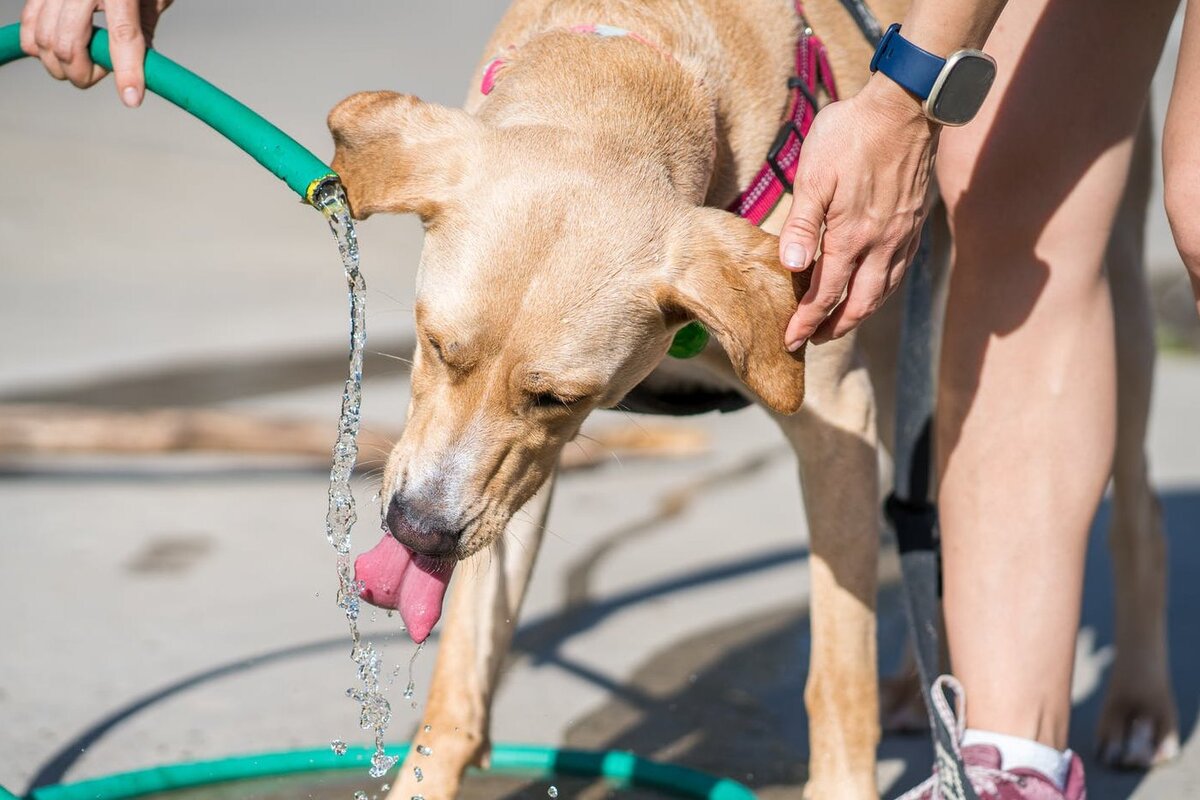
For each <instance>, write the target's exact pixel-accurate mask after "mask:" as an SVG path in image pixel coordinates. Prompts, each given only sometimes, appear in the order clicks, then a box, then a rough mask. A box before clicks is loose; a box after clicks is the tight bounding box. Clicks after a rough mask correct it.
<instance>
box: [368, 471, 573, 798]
mask: <svg viewBox="0 0 1200 800" xmlns="http://www.w3.org/2000/svg"><path fill="white" fill-rule="evenodd" d="M553 482H554V479H553V478H551V479H550V480H549V481H547V483H546V485H545V486H543V487H542V489H541V490H540V491H539V492H538V493H537V494H536V495H535V496H534V498H533V499H532V500H530V501H529V503H527V504H526V506H525V508H524V509H522V510H521V511H520V512H518V514H517V516H516V517H514V518H513V521H512V522H511V523H509V526H508V530H507V531H505V534H504V536H503V537H501V538H500V539H499V540H497V541H496V543H495V545H494V546H493V547H492V548H490V549H488V550H485V551H482V552H480V553H477V554H476V555H475V556H473V557H472V558H471V559H470V560H469V561H468V562H467V563H465V564H463V565H462V566H461V567H459V570H458V572H459V578H458V580H457V581H456V582H455V584H454V588H453V593H452V594H451V597H450V608H449V615H448V619H447V621H446V626H445V628H444V629H443V632H442V636H441V640H440V642H439V646H438V659H437V665H436V666H435V667H434V671H433V682H432V684H431V685H430V687H429V699H428V702H427V704H426V709H425V714H424V718H423V719H422V720H421V724H420V725H419V726H418V727H417V732H416V734H415V735H414V736H413V740H412V748H411V749H410V750H409V753H408V757H407V758H406V759H405V760H404V763H403V764H402V765H401V767H400V773H399V774H398V775H396V776H395V777H394V780H393V781H392V786H393V788H392V790H391V792H390V793H389V794H388V800H409V798H411V797H414V796H416V795H420V796H422V797H424V798H425V800H452V798H454V797H455V796H456V795H457V794H458V789H459V784H460V782H461V781H462V776H463V773H464V772H465V771H466V769H467V767H469V766H486V763H487V760H488V755H489V750H490V748H491V742H490V739H489V735H488V729H489V725H490V721H491V704H492V693H493V691H494V690H495V688H496V683H497V680H498V679H499V677H500V670H501V668H502V667H503V665H504V659H505V657H506V656H507V655H508V648H509V645H510V644H511V642H512V635H513V631H514V629H515V628H516V624H517V615H518V613H519V612H520V608H521V602H522V601H523V600H524V599H525V588H526V586H527V585H528V583H529V576H530V573H531V572H532V571H533V563H534V560H535V559H536V557H537V552H538V547H539V546H540V544H541V541H542V532H543V525H544V523H545V520H546V514H547V513H548V512H549V509H550V495H551V493H552V491H553ZM418 768H419V769H420V774H421V776H422V780H420V781H418V779H417V774H418V773H417V771H416V770H417V769H418Z"/></svg>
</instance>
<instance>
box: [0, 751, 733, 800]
mask: <svg viewBox="0 0 1200 800" xmlns="http://www.w3.org/2000/svg"><path fill="white" fill-rule="evenodd" d="M388 749H389V752H392V754H393V755H404V754H406V753H407V752H408V744H407V743H405V744H401V745H397V746H396V747H395V748H388ZM372 753H374V750H373V749H371V748H365V747H355V748H351V749H349V750H347V751H346V752H345V754H344V755H340V756H339V755H337V754H336V753H334V752H333V751H332V750H330V749H329V748H327V747H324V748H321V749H319V750H289V751H283V752H278V753H263V754H261V755H254V756H235V757H233V758H224V759H220V760H217V761H194V762H191V763H184V764H170V765H167V766H163V767H153V768H151V769H143V770H137V771H136V772H122V773H120V774H117V775H109V776H107V777H103V778H92V779H90V780H84V781H79V782H78V783H71V784H60V785H55V786H43V787H41V788H39V789H34V790H33V792H32V793H31V794H30V795H29V797H28V798H27V800H125V798H131V797H138V796H140V795H145V794H151V793H153V792H166V791H171V790H175V789H191V788H195V787H199V786H211V785H213V784H217V783H224V782H227V781H242V780H252V779H255V778H272V777H280V776H284V775H297V774H301V773H305V772H325V771H329V770H342V769H355V768H364V767H366V766H367V765H368V764H370V762H371V755H372ZM489 771H490V772H492V773H500V774H508V775H527V776H530V777H541V778H552V777H554V776H556V775H563V776H565V775H573V776H577V777H584V778H606V779H608V780H610V781H613V782H615V783H619V784H621V785H625V786H634V787H639V788H643V789H654V790H657V791H660V792H663V793H665V794H669V795H673V796H675V797H692V798H699V799H700V800H756V799H755V796H754V793H753V792H751V791H750V790H749V789H748V788H746V787H745V786H744V785H742V784H740V783H738V782H737V781H733V780H729V779H728V778H717V777H714V776H712V775H706V774H705V773H703V772H698V771H696V770H694V769H689V768H687V767H681V766H677V765H675V764H659V763H657V762H654V761H647V760H646V759H644V758H638V757H637V756H635V755H633V754H632V753H624V752H619V751H615V750H611V751H608V752H604V751H590V750H559V749H558V748H555V747H540V746H537V745H514V744H509V745H504V744H499V745H495V746H494V747H492V765H491V767H490V769H489ZM0 800H21V798H18V797H16V795H13V794H11V793H9V792H8V791H6V790H5V789H4V788H3V787H0Z"/></svg>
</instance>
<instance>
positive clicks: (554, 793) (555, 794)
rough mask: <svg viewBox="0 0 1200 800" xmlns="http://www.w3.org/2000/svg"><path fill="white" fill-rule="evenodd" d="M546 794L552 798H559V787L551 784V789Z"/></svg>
mask: <svg viewBox="0 0 1200 800" xmlns="http://www.w3.org/2000/svg"><path fill="white" fill-rule="evenodd" d="M546 794H548V795H550V796H551V797H558V787H557V786H555V785H554V784H550V788H549V789H547V790H546Z"/></svg>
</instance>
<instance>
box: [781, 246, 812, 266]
mask: <svg viewBox="0 0 1200 800" xmlns="http://www.w3.org/2000/svg"><path fill="white" fill-rule="evenodd" d="M783 263H784V264H787V265H788V266H789V267H794V268H797V269H799V268H800V267H803V266H804V265H805V264H807V263H808V251H807V250H805V249H804V245H802V244H798V243H796V242H792V243H791V244H789V245H788V246H787V247H785V248H783Z"/></svg>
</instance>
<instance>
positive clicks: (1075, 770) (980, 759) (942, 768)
mask: <svg viewBox="0 0 1200 800" xmlns="http://www.w3.org/2000/svg"><path fill="white" fill-rule="evenodd" d="M930 694H931V697H932V698H933V706H934V711H935V714H934V716H935V723H936V725H937V727H938V729H939V730H938V731H937V734H938V735H937V736H936V737H935V742H936V743H937V745H938V747H937V749H938V763H937V765H936V766H935V767H934V770H933V775H932V776H931V777H930V778H929V779H928V780H927V781H925V782H924V783H922V784H921V785H920V786H917V787H915V788H913V789H911V790H910V791H908V792H906V793H905V794H903V795H901V796H900V797H899V798H898V800H974V798H978V800H1087V788H1086V787H1085V786H1084V777H1083V762H1082V761H1080V759H1079V756H1078V755H1075V756H1073V757H1072V758H1071V767H1070V769H1069V770H1068V771H1067V782H1066V786H1065V787H1064V788H1062V789H1059V788H1058V786H1057V785H1055V783H1054V781H1053V780H1051V779H1050V778H1049V777H1048V776H1046V775H1043V774H1042V773H1040V772H1038V771H1037V770H1033V769H1025V768H1020V769H1011V770H1004V769H1001V768H1000V751H999V750H997V749H996V748H995V747H992V746H991V745H988V744H977V745H970V746H968V747H960V746H959V741H960V740H961V739H962V735H963V730H964V727H965V725H966V715H965V714H964V710H965V708H966V703H965V700H964V697H965V696H964V694H963V689H962V685H961V684H959V682H958V681H957V680H955V679H954V678H952V677H951V676H949V675H942V676H941V677H939V678H938V679H937V680H936V681H934V683H933V687H932V689H931V692H930ZM951 701H952V702H954V705H955V708H954V709H953V710H952V709H951V708H950V702H951ZM944 743H945V744H948V745H949V752H947V751H946V748H944V747H943V744H944ZM963 776H965V777H966V782H968V783H970V787H969V788H968V787H966V786H964V785H963V783H964V781H963ZM971 789H974V792H971ZM972 795H974V798H973V797H972Z"/></svg>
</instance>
